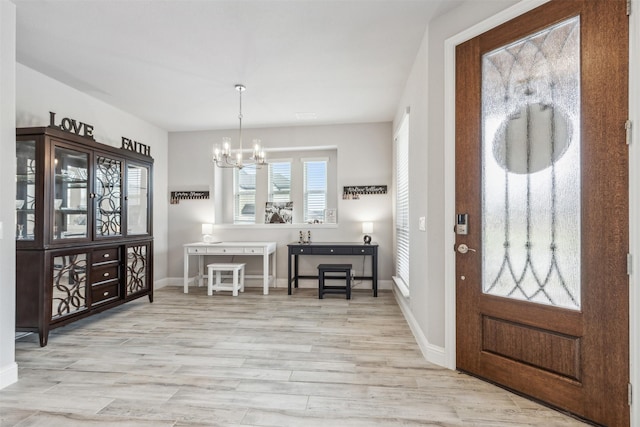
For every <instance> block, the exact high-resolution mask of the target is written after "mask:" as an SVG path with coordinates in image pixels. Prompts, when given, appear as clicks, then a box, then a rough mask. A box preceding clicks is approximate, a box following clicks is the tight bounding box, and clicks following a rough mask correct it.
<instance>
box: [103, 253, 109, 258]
mask: <svg viewBox="0 0 640 427" xmlns="http://www.w3.org/2000/svg"><path fill="white" fill-rule="evenodd" d="M110 256H111V255H109V254H104V255H102V258H109V257H110Z"/></svg>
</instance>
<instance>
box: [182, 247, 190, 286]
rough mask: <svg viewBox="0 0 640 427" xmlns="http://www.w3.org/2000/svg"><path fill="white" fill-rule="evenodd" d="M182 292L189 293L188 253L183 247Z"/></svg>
mask: <svg viewBox="0 0 640 427" xmlns="http://www.w3.org/2000/svg"><path fill="white" fill-rule="evenodd" d="M183 286H184V293H185V294H188V293H189V253H188V252H187V248H184V274H183Z"/></svg>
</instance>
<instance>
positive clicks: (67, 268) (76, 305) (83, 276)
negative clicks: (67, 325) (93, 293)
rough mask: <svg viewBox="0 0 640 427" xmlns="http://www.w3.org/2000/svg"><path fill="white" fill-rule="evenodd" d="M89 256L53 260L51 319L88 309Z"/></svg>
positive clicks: (78, 255) (67, 256)
mask: <svg viewBox="0 0 640 427" xmlns="http://www.w3.org/2000/svg"><path fill="white" fill-rule="evenodd" d="M86 286H87V254H84V253H82V254H73V255H62V256H57V257H54V258H53V292H52V298H51V319H52V320H55V319H58V318H60V317H64V316H68V315H71V314H74V313H77V312H80V311H83V310H86V309H87V299H86Z"/></svg>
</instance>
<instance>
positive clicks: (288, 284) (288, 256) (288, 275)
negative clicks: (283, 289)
mask: <svg viewBox="0 0 640 427" xmlns="http://www.w3.org/2000/svg"><path fill="white" fill-rule="evenodd" d="M287 294H288V295H291V251H288V252H287Z"/></svg>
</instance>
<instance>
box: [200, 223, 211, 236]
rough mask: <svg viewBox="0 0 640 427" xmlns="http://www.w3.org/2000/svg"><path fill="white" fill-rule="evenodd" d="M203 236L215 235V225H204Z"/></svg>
mask: <svg viewBox="0 0 640 427" xmlns="http://www.w3.org/2000/svg"><path fill="white" fill-rule="evenodd" d="M202 234H213V224H202Z"/></svg>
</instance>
